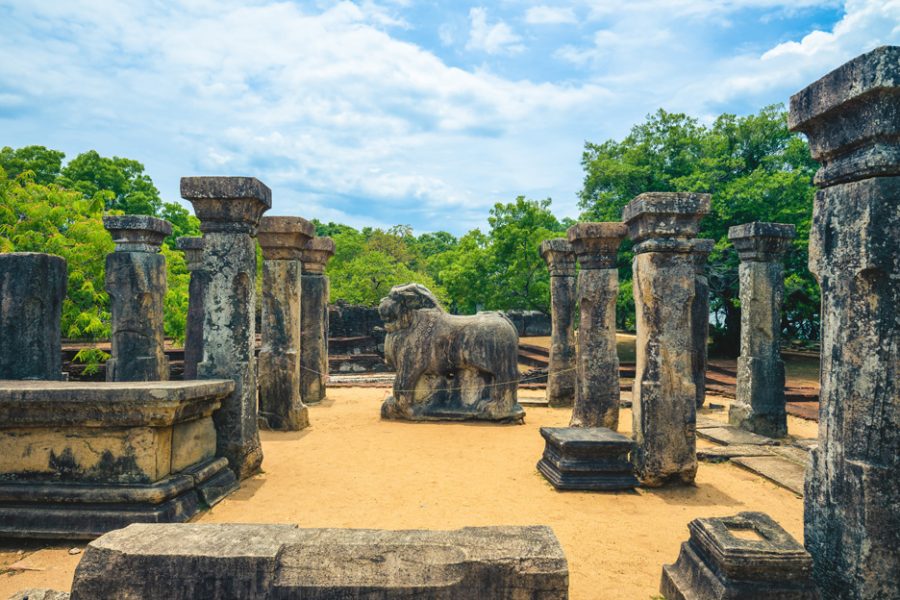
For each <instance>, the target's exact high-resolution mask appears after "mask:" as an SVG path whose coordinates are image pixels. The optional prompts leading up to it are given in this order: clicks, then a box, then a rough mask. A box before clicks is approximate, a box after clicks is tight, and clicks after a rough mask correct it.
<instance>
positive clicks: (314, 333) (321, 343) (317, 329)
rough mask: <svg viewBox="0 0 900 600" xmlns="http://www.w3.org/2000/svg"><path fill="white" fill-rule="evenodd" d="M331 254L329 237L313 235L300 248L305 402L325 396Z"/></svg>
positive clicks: (301, 392) (301, 347)
mask: <svg viewBox="0 0 900 600" xmlns="http://www.w3.org/2000/svg"><path fill="white" fill-rule="evenodd" d="M333 254H334V241H333V240H332V239H331V238H329V237H320V238H313V239H311V240H309V242H307V244H306V248H304V249H303V252H302V260H303V279H302V282H301V287H302V292H301V294H300V302H301V304H302V306H301V308H300V397H301V398H302V399H303V402H305V403H306V404H317V403H319V402H321V401H322V400H324V399H325V380H326V379H327V377H328V277H327V276H326V275H325V265H326V264H328V259H330V258H331V257H332V255H333Z"/></svg>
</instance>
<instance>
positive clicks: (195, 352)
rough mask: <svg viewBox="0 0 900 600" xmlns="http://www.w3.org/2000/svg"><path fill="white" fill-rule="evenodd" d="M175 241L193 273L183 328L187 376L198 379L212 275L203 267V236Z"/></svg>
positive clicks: (181, 238) (185, 371) (188, 268)
mask: <svg viewBox="0 0 900 600" xmlns="http://www.w3.org/2000/svg"><path fill="white" fill-rule="evenodd" d="M175 243H176V245H177V246H178V249H179V250H181V251H182V252H184V263H185V266H187V270H188V271H190V273H191V283H190V285H189V287H188V312H187V319H186V324H185V331H184V378H185V379H197V365H198V364H200V361H201V360H203V303H204V298H206V288H207V287H208V286H209V277H208V276H207V274H206V271H204V270H203V238H202V237H180V238H178V239H177V240H175Z"/></svg>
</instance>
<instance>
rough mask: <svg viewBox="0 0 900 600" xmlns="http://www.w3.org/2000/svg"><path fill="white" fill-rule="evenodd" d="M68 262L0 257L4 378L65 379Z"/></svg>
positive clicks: (28, 255) (23, 255)
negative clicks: (63, 321) (64, 313)
mask: <svg viewBox="0 0 900 600" xmlns="http://www.w3.org/2000/svg"><path fill="white" fill-rule="evenodd" d="M66 284H67V270H66V260H65V259H64V258H63V257H61V256H54V255H52V254H38V253H35V252H12V253H8V254H0V379H48V380H52V381H58V380H60V379H62V332H61V329H60V321H61V319H62V305H63V300H65V298H66Z"/></svg>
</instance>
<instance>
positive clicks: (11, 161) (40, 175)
mask: <svg viewBox="0 0 900 600" xmlns="http://www.w3.org/2000/svg"><path fill="white" fill-rule="evenodd" d="M65 156H66V155H65V153H63V152H60V151H58V150H49V149H47V148H45V147H43V146H25V147H24V148H18V149H13V148H10V147H9V146H5V147H4V148H3V149H2V150H0V168H2V169H3V170H4V171H5V172H6V176H7V177H9V178H10V179H15V178H16V177H18V176H19V175H21V174H22V173H24V172H25V171H31V172H32V173H33V174H34V175H33V177H32V179H31V181H33V182H34V183H37V184H40V185H47V184H50V183H53V182H54V181H56V179H57V178H58V177H59V174H60V170H61V169H62V160H63V158H65Z"/></svg>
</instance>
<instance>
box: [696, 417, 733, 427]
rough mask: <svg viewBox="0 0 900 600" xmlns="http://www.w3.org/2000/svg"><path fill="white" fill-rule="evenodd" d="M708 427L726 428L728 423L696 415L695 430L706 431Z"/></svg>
mask: <svg viewBox="0 0 900 600" xmlns="http://www.w3.org/2000/svg"><path fill="white" fill-rule="evenodd" d="M709 427H728V423H725V422H723V421H719V420H718V419H713V418H712V417H707V416H706V415H697V429H707V428H709Z"/></svg>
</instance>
